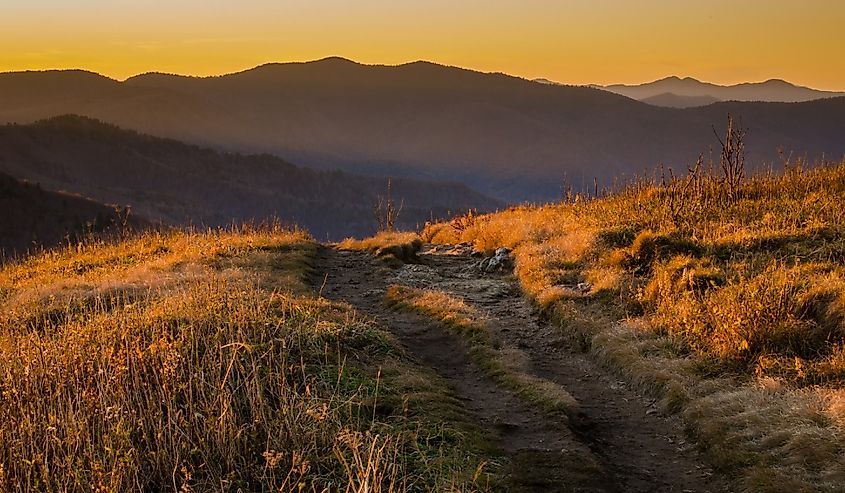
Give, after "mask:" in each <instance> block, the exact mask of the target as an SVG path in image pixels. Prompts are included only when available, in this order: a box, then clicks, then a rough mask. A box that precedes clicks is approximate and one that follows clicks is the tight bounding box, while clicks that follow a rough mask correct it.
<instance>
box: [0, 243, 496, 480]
mask: <svg viewBox="0 0 845 493" xmlns="http://www.w3.org/2000/svg"><path fill="white" fill-rule="evenodd" d="M316 248H317V245H316V244H315V243H314V242H313V241H312V240H310V239H309V238H308V237H307V236H306V235H304V234H301V233H298V232H290V231H284V230H279V229H268V230H260V231H257V230H250V229H243V230H240V231H235V232H222V231H217V232H209V233H205V234H195V233H175V232H174V233H167V234H152V233H150V234H146V235H144V236H141V237H139V238H136V239H132V240H127V241H123V242H120V243H110V244H106V243H102V244H92V245H80V246H78V247H74V248H68V249H65V250H60V251H52V252H45V253H43V254H41V255H38V256H34V257H31V258H29V259H27V260H25V261H21V262H17V263H11V264H8V265H6V266H5V267H3V268H2V270H0V305H2V310H0V313H2V318H0V368H2V373H0V402H2V405H0V490H2V491H10V492H11V491H100V492H105V491H165V490H179V491H211V490H214V491H293V490H297V491H326V490H327V489H328V490H331V491H406V490H409V491H431V490H435V489H436V490H446V489H453V490H477V489H485V488H486V486H485V485H486V482H487V479H486V478H487V474H486V473H484V474H482V472H481V471H482V466H483V461H482V454H481V451H482V450H484V449H485V448H486V447H487V445H486V442H485V439H484V437H483V435H481V433H480V432H479V431H478V430H476V429H475V428H474V427H473V425H471V424H469V423H468V422H467V419H466V417H465V416H464V415H463V414H462V411H461V407H460V405H459V403H457V402H456V401H455V399H454V398H452V397H450V396H449V394H448V392H447V391H446V390H445V389H444V387H443V386H442V384H441V383H440V381H439V380H438V378H437V377H436V376H435V375H433V374H432V373H431V372H430V371H428V370H426V369H423V368H420V367H418V366H416V365H415V364H413V363H411V362H410V360H409V359H408V358H407V357H406V356H405V355H404V352H403V351H402V350H401V349H400V348H399V346H398V345H397V343H396V342H395V341H394V340H393V338H392V337H391V336H390V335H389V334H387V333H386V332H384V331H383V330H382V329H380V328H379V327H378V326H376V325H375V324H374V323H373V322H371V321H369V320H367V319H364V318H363V317H360V316H358V315H357V314H356V313H355V312H354V311H353V310H352V309H351V308H350V307H348V306H346V305H343V304H337V303H331V302H329V301H327V300H325V299H323V298H320V297H318V296H316V295H315V294H314V293H313V292H312V291H311V289H310V288H309V287H308V285H307V282H306V281H307V275H308V272H309V263H310V261H311V258H312V256H313V254H314V252H315V250H316Z"/></svg>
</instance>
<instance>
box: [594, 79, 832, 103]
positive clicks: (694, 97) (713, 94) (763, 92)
mask: <svg viewBox="0 0 845 493" xmlns="http://www.w3.org/2000/svg"><path fill="white" fill-rule="evenodd" d="M593 87H596V88H599V89H604V90H606V91H610V92H613V93H615V94H621V95H623V96H627V97H629V98H632V99H636V100H639V101H643V102H646V103H649V104H655V105H657V106H671V107H692V106H703V105H705V104H712V103H714V102H718V101H762V102H781V103H800V102H806V101H814V100H817V99H823V98H833V97H840V96H845V92H833V91H821V90H818V89H812V88H809V87H804V86H798V85H795V84H791V83H789V82H786V81H784V80H781V79H770V80H767V81H765V82H745V83H741V84H734V85H718V84H712V83H709V82H701V81H699V80H697V79H694V78H692V77H684V78H683V79H682V78H680V77H677V76H671V77H666V78H664V79H660V80H656V81H654V82H648V83H645V84H636V85H626V84H612V85H609V86H598V85H596V86H593Z"/></svg>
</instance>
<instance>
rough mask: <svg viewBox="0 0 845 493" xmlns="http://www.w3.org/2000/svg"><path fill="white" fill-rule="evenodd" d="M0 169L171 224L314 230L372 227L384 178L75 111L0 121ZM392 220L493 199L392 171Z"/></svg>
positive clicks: (436, 214)
mask: <svg viewBox="0 0 845 493" xmlns="http://www.w3.org/2000/svg"><path fill="white" fill-rule="evenodd" d="M0 172H2V173H6V174H8V175H10V176H13V177H15V178H17V179H25V180H27V181H29V182H32V183H38V184H40V186H41V187H44V188H45V189H49V190H65V191H69V192H73V193H76V194H80V195H83V196H85V197H90V198H92V199H95V200H97V201H100V202H104V203H114V204H120V205H129V206H131V208H132V211H133V212H134V213H136V214H138V215H141V216H143V217H146V218H149V219H150V220H153V221H156V222H162V223H164V224H169V225H188V224H191V225H194V226H200V227H201V226H224V227H225V226H230V225H231V224H233V223H239V222H243V221H253V220H254V221H257V222H262V221H268V220H272V219H275V218H278V219H279V220H281V221H283V222H285V223H287V224H296V225H298V226H300V227H303V228H306V229H308V230H309V231H311V232H312V234H313V235H314V236H315V237H316V238H318V239H321V240H324V239H332V240H337V239H341V238H343V237H345V236H349V235H358V236H362V235H367V234H371V233H373V232H374V228H375V225H376V218H375V217H374V216H373V211H372V207H373V205H374V204H375V203H376V202H377V201H378V197H379V196H386V195H387V179H381V178H371V177H362V176H357V175H353V174H349V173H343V172H339V171H314V170H311V169H307V168H300V167H297V166H294V165H293V164H290V163H288V162H286V161H284V160H282V159H280V158H277V157H274V156H270V155H266V154H265V155H250V156H247V155H239V154H231V153H221V152H218V151H214V150H210V149H203V148H200V147H197V146H193V145H188V144H184V143H181V142H178V141H175V140H170V139H162V138H157V137H151V136H148V135H143V134H139V133H136V132H133V131H127V130H123V129H121V128H118V127H115V126H113V125H109V124H104V123H102V122H99V121H96V120H92V119H89V118H86V117H79V116H62V117H56V118H52V119H49V120H44V121H40V122H37V123H34V124H30V125H7V126H0ZM391 193H392V198H393V199H394V200H395V201H396V203H397V205H398V204H404V208H403V210H402V212H401V214H400V216H399V222H400V224H399V225H400V226H403V227H408V228H413V227H415V226H416V225H417V224H418V223H419V224H422V223H424V222H425V221H426V220H429V219H431V218H443V217H444V216H447V215H448V213H449V211H452V212H460V211H462V210H466V209H468V208H476V209H479V210H481V211H489V210H492V209H495V208H497V207H498V206H500V205H501V203H500V202H498V201H496V200H493V199H490V198H487V197H485V196H483V195H481V194H479V193H476V192H474V191H472V190H470V189H468V188H467V187H466V186H464V185H460V184H454V183H443V182H423V181H418V180H409V179H395V180H392V184H391Z"/></svg>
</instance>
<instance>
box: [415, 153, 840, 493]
mask: <svg viewBox="0 0 845 493" xmlns="http://www.w3.org/2000/svg"><path fill="white" fill-rule="evenodd" d="M729 181H730V180H726V179H724V178H721V177H717V176H715V174H714V173H705V172H701V170H700V169H699V170H697V171H695V172H693V173H691V174H690V175H689V176H688V177H686V178H670V179H668V180H667V181H665V182H662V183H656V184H652V183H640V184H636V185H634V186H631V187H629V188H628V189H626V190H624V191H621V192H619V193H616V194H613V195H610V196H607V197H603V198H599V199H593V200H585V199H584V198H583V197H574V200H571V201H570V202H569V203H565V204H559V205H549V206H546V207H536V208H514V209H511V210H508V211H505V212H501V213H497V214H491V215H486V216H478V217H473V216H466V217H464V218H458V219H456V220H454V221H452V222H451V223H441V224H435V225H430V226H428V227H427V229H426V230H425V231H424V232H423V234H422V236H423V239H424V240H425V241H431V242H435V243H458V242H470V243H472V244H473V245H474V246H475V247H476V248H478V249H482V250H486V251H487V252H488V253H489V252H492V250H494V249H495V248H497V247H501V246H507V247H510V248H513V249H514V256H515V258H516V263H517V265H516V275H517V276H518V278H519V280H520V282H521V285H522V287H523V290H524V291H525V293H526V294H527V295H528V296H529V297H531V298H532V299H533V300H534V301H535V302H536V303H537V304H538V306H540V307H541V308H542V309H543V310H544V313H545V314H546V315H547V316H549V317H551V318H552V319H553V320H556V321H557V322H558V323H559V324H560V326H561V328H562V331H563V332H564V333H565V334H567V335H568V336H569V337H571V338H573V339H574V340H576V341H578V342H579V343H580V344H582V346H583V347H584V349H585V350H587V351H590V352H591V353H593V354H594V355H595V356H596V357H597V358H599V360H600V361H602V362H603V363H604V364H606V365H608V366H609V367H611V368H613V369H615V370H617V371H618V372H620V373H621V374H624V375H626V376H627V378H628V379H630V380H631V381H633V382H635V383H637V384H639V385H640V386H641V387H642V388H643V389H644V390H647V391H650V392H652V393H654V394H655V395H656V396H659V397H662V398H663V404H664V406H665V407H666V408H667V409H669V410H673V411H677V412H680V413H681V414H682V416H683V417H684V420H685V423H686V426H687V428H688V432H689V433H690V434H691V435H692V436H693V437H695V438H696V439H697V440H698V441H699V443H700V445H701V446H702V448H703V449H704V450H705V452H706V453H707V455H708V457H709V458H710V459H711V460H712V462H713V463H714V465H716V466H717V467H718V468H720V469H721V470H723V471H725V472H727V473H729V474H730V475H731V476H734V477H736V478H737V487H738V488H739V489H741V490H746V491H840V488H841V486H842V484H843V482H845V439H843V436H845V435H843V432H845V391H843V390H842V388H843V386H845V346H843V344H845V265H843V258H845V207H843V206H845V203H843V199H842V197H843V196H845V163H842V164H840V165H838V166H826V167H820V168H816V169H813V170H805V169H802V167H801V166H800V165H798V164H796V165H790V166H788V167H787V170H786V171H785V173H783V174H782V175H766V176H758V177H753V178H750V179H746V180H735V181H734V186H733V187H731V186H730V184H729Z"/></svg>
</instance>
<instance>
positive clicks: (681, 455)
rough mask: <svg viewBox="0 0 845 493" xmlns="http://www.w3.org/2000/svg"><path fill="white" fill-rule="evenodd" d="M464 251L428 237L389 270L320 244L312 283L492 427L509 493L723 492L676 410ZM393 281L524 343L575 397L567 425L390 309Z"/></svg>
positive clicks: (540, 367)
mask: <svg viewBox="0 0 845 493" xmlns="http://www.w3.org/2000/svg"><path fill="white" fill-rule="evenodd" d="M469 253H470V252H469V250H468V249H466V248H461V247H432V246H426V247H424V248H423V251H422V253H421V255H420V259H421V263H420V264H409V265H406V266H404V267H402V268H400V269H398V270H391V269H388V268H386V267H385V266H384V263H383V262H381V261H380V260H378V259H375V258H374V257H372V256H371V255H369V254H366V253H360V252H343V251H335V250H331V249H324V250H322V251H321V253H320V256H319V259H318V270H319V272H320V274H319V279H318V281H317V283H318V284H321V286H319V288H320V289H321V290H322V294H323V296H326V297H327V298H330V299H336V300H342V301H345V302H347V303H349V304H351V305H353V306H354V307H355V308H356V309H358V310H359V311H360V312H362V313H365V314H367V315H368V316H370V317H372V318H374V319H375V320H377V321H378V322H379V323H381V324H382V325H384V326H385V327H387V328H388V329H389V330H390V331H392V332H393V333H394V334H395V335H396V336H397V337H398V338H399V340H400V341H401V342H402V343H403V344H404V345H405V346H406V347H407V348H408V349H409V351H410V352H411V354H413V355H414V356H415V357H416V358H417V359H418V360H420V361H421V362H422V363H423V364H425V365H427V366H430V367H432V368H433V369H434V370H435V371H436V372H437V373H438V374H439V375H440V376H441V377H443V378H444V379H445V380H446V382H447V383H448V384H449V385H450V386H451V388H452V389H453V391H454V393H455V395H456V396H458V397H459V398H460V399H461V400H462V401H463V402H464V403H465V406H466V408H467V410H468V411H469V412H471V413H473V414H474V415H475V416H477V417H478V419H479V420H480V422H481V423H482V424H484V425H486V426H485V428H487V429H490V430H493V431H494V436H495V437H496V438H497V439H498V441H499V444H500V447H501V449H502V451H503V452H504V453H505V454H506V455H507V456H508V458H509V459H510V462H511V463H512V464H513V467H512V469H511V470H510V472H509V476H510V477H509V483H508V489H509V490H510V491H584V492H586V491H613V492H626V493H627V492H681V493H684V492H721V491H729V488H728V486H727V483H726V482H725V481H724V479H723V478H721V477H719V476H717V475H715V474H713V472H712V471H711V470H710V469H709V468H708V467H707V466H706V465H705V463H704V462H703V461H702V460H701V459H700V458H699V457H698V456H697V454H696V452H695V450H694V448H693V447H692V446H691V445H690V444H687V443H686V441H685V440H684V436H683V433H682V429H681V423H680V422H679V420H678V419H677V418H676V417H671V416H669V417H667V416H663V415H661V414H660V412H659V410H658V409H657V408H655V407H654V401H653V400H652V399H648V398H646V397H643V396H641V395H639V394H638V393H636V392H635V391H634V390H632V389H630V388H628V387H627V386H626V385H625V384H624V383H623V382H621V381H619V380H618V379H617V378H615V377H614V376H613V375H612V374H610V373H609V372H607V371H606V370H604V369H603V368H602V367H601V366H599V365H598V364H596V363H595V362H594V361H593V360H592V359H591V358H590V357H589V356H588V355H585V354H584V353H582V352H580V351H578V350H577V349H575V348H573V347H571V346H570V345H569V344H568V343H567V342H566V341H567V339H566V338H565V337H563V336H562V334H561V333H560V331H559V329H556V328H554V327H551V326H550V325H549V324H546V323H544V322H543V321H542V320H541V319H540V318H539V317H538V316H537V315H536V314H535V312H534V310H533V309H532V307H531V305H530V303H528V302H527V301H526V300H525V299H524V298H523V297H522V296H521V294H520V291H519V288H518V286H517V284H516V281H515V280H514V279H513V277H512V276H499V275H490V274H483V275H482V274H481V273H480V272H479V271H477V270H475V269H473V267H472V264H473V259H471V258H470V256H469ZM390 284H405V285H410V286H414V287H420V288H426V289H437V290H441V291H444V292H447V293H450V294H452V295H456V296H459V297H461V298H463V299H464V301H465V302H466V303H468V304H470V305H472V306H475V307H476V308H477V309H478V310H479V311H481V312H482V313H485V314H487V316H488V325H489V327H490V330H491V332H492V334H493V335H494V336H495V337H496V338H497V339H498V340H499V341H501V343H503V344H505V345H507V346H510V347H514V348H518V349H521V350H522V351H523V352H524V353H525V355H526V356H527V357H528V358H529V359H530V369H529V371H530V372H531V373H533V374H534V375H536V376H538V377H541V378H545V379H547V380H550V381H553V382H555V383H556V384H558V385H560V386H562V387H563V388H564V389H566V390H567V391H568V392H569V393H570V394H571V395H573V396H574V397H575V398H576V399H577V400H578V402H579V405H580V414H579V416H578V418H577V419H576V420H575V422H574V423H570V424H569V425H567V424H566V419H564V418H562V417H557V418H555V417H554V416H549V415H547V414H545V413H544V412H543V411H542V410H540V409H538V408H536V407H532V406H531V405H530V404H529V403H526V402H525V401H524V400H522V399H521V398H519V397H518V396H516V395H515V394H514V393H513V392H511V391H510V390H507V389H505V388H502V387H501V386H499V385H497V384H496V383H495V382H494V381H493V380H492V379H491V378H490V377H489V376H488V375H487V374H486V373H485V371H484V370H482V369H481V368H479V367H478V366H477V365H476V364H475V363H474V362H473V361H472V360H471V359H470V357H469V355H468V350H467V346H466V344H465V342H464V341H463V340H462V339H461V338H460V337H458V336H456V335H454V334H452V333H451V332H449V331H448V330H446V329H445V328H443V327H442V326H440V325H439V324H437V323H435V322H432V321H431V320H429V319H427V318H426V317H423V316H420V315H416V314H412V313H406V312H400V311H396V310H392V309H390V308H388V307H386V305H385V304H384V293H385V289H386V288H387V286H388V285H390Z"/></svg>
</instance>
